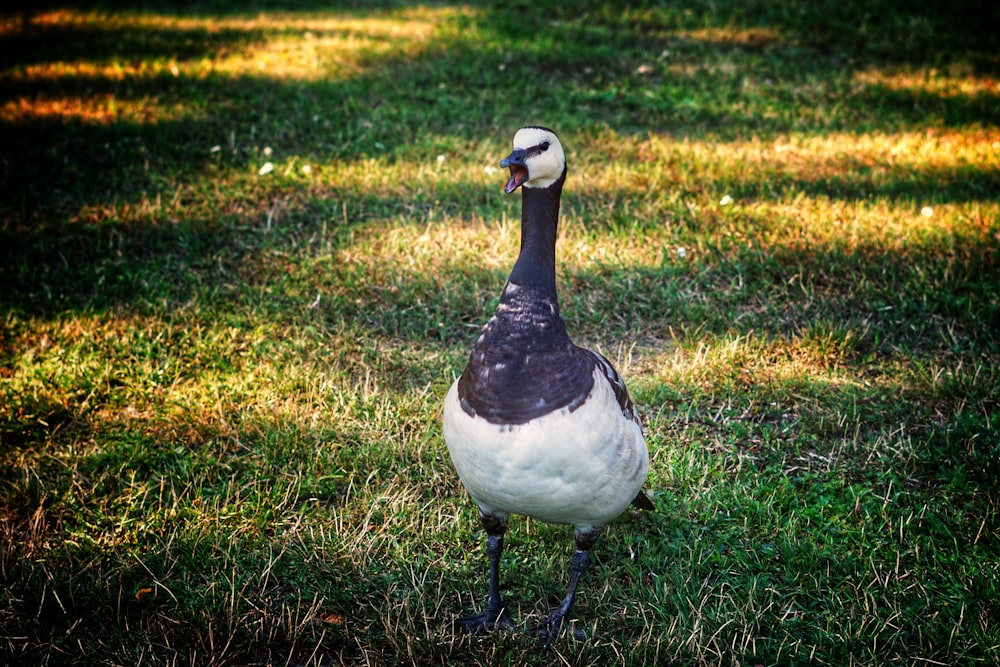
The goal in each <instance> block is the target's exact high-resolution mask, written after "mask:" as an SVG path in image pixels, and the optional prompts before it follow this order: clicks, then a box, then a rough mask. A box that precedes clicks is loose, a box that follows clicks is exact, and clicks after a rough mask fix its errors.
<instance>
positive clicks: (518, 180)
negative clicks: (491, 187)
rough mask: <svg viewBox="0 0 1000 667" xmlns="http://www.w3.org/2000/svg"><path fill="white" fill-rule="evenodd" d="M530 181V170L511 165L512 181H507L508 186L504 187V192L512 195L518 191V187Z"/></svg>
mask: <svg viewBox="0 0 1000 667" xmlns="http://www.w3.org/2000/svg"><path fill="white" fill-rule="evenodd" d="M526 180H528V170H527V169H525V168H524V167H519V166H516V165H511V167H510V180H509V181H507V185H506V186H504V189H503V190H504V192H506V193H507V194H510V193H511V192H513V191H514V190H517V188H518V186H519V185H521V184H522V183H524V182H525V181H526Z"/></svg>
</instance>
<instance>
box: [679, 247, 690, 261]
mask: <svg viewBox="0 0 1000 667" xmlns="http://www.w3.org/2000/svg"><path fill="white" fill-rule="evenodd" d="M677 256H678V257H680V258H681V259H684V258H685V257H687V256H688V251H687V248H685V247H684V246H682V245H679V246H677Z"/></svg>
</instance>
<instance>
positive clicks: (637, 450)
mask: <svg viewBox="0 0 1000 667" xmlns="http://www.w3.org/2000/svg"><path fill="white" fill-rule="evenodd" d="M500 166H501V167H502V168H507V169H509V170H510V179H509V180H508V181H507V184H506V186H505V187H504V191H505V192H506V193H507V194H511V193H513V192H514V191H515V190H517V189H518V188H521V197H522V204H521V247H520V252H519V254H518V257H517V261H516V262H515V263H514V268H513V269H512V271H511V273H510V277H509V279H508V280H507V284H506V286H505V287H504V289H503V292H502V294H501V297H500V301H499V303H498V305H497V307H496V312H495V313H494V315H493V317H492V318H491V319H490V320H489V321H488V322H487V323H486V324H485V325H484V326H483V328H482V331H481V333H480V335H479V338H478V339H477V340H476V342H475V344H474V346H473V348H472V352H471V354H470V355H469V360H468V363H467V365H466V367H465V370H464V371H463V372H462V374H461V375H460V376H459V377H458V378H457V379H456V380H455V382H454V383H453V384H452V385H451V388H450V389H449V391H448V394H447V396H446V397H445V401H444V412H443V429H442V430H443V434H444V440H445V444H446V446H447V449H448V453H449V455H450V457H451V461H452V463H453V465H454V467H455V469H456V471H457V472H458V476H459V479H460V480H461V483H462V485H463V486H464V487H465V489H466V491H467V492H468V493H469V495H470V496H471V497H472V499H473V500H474V501H475V503H476V505H477V506H478V508H479V518H480V521H481V523H482V526H483V528H484V530H485V532H486V555H487V559H488V561H489V590H488V598H487V602H486V607H485V609H483V611H481V612H480V613H478V614H476V615H474V616H470V617H467V618H460V619H458V621H457V623H458V625H459V626H460V627H461V628H462V629H464V630H466V631H468V632H470V633H473V634H478V633H481V632H483V631H486V630H490V629H494V628H504V629H512V628H513V627H514V623H513V621H512V620H511V615H510V612H509V611H508V609H507V606H506V604H505V602H504V600H503V597H502V595H501V592H500V557H501V553H502V551H503V541H504V535H505V533H506V531H507V522H508V517H509V516H510V515H511V514H520V515H525V516H530V517H532V518H534V519H536V520H538V521H542V522H545V523H552V524H569V525H571V526H573V527H574V534H573V541H574V552H573V557H572V560H571V565H570V571H571V576H570V580H569V585H568V586H567V589H566V593H565V597H564V598H563V600H562V603H561V604H560V605H559V606H558V607H557V608H555V609H554V610H552V612H551V613H550V614H549V615H548V618H547V620H546V621H545V622H544V623H542V624H541V625H539V626H537V627H536V628H535V632H536V633H537V637H538V639H539V641H540V642H541V644H542V647H543V649H547V648H549V647H550V646H551V645H552V642H553V641H554V640H555V639H556V636H557V635H558V633H559V630H560V628H561V627H562V624H563V621H564V619H565V618H566V616H567V615H568V614H569V613H570V610H571V609H572V608H573V603H574V601H575V599H576V592H577V587H578V585H579V583H580V578H581V577H582V576H583V574H584V572H585V571H586V570H587V566H588V563H589V560H590V551H591V549H592V548H593V547H594V545H595V544H596V542H597V539H598V537H599V535H600V533H601V532H602V529H603V528H604V526H605V525H606V524H607V523H608V522H610V521H611V520H613V519H615V518H616V517H618V516H619V515H620V514H622V513H623V512H624V511H625V510H626V509H627V508H628V506H629V505H630V504H631V505H635V506H636V507H639V508H641V509H653V505H652V503H651V502H650V500H649V498H648V497H647V496H646V495H645V494H644V493H643V492H642V486H643V484H644V482H645V480H646V474H647V472H648V469H649V453H648V450H647V449H646V443H645V440H644V438H643V433H642V423H641V421H640V418H639V414H638V412H637V411H636V408H635V405H634V404H633V403H632V401H631V399H630V398H629V393H628V390H627V389H626V388H625V383H624V381H623V380H622V377H621V375H619V374H618V371H616V370H615V368H614V366H612V364H611V362H610V361H608V360H607V359H606V358H605V357H604V356H603V355H601V354H599V353H597V352H594V351H593V350H588V349H586V348H583V347H578V346H576V345H574V344H573V343H572V341H571V340H570V338H569V334H568V333H567V331H566V325H565V323H564V322H563V319H562V316H561V315H560V312H559V302H558V299H557V296H556V260H555V245H556V231H557V227H558V221H559V202H560V197H561V195H562V189H563V184H564V183H565V181H566V155H565V153H564V151H563V147H562V144H561V143H560V142H559V138H558V137H557V136H556V133H555V132H553V131H552V130H550V129H548V128H545V127H540V126H528V127H523V128H521V129H520V130H518V131H517V133H516V134H515V135H514V140H513V151H512V152H511V153H510V155H508V156H507V157H505V158H504V159H503V160H502V161H501V162H500Z"/></svg>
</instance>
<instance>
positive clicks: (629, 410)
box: [577, 346, 642, 428]
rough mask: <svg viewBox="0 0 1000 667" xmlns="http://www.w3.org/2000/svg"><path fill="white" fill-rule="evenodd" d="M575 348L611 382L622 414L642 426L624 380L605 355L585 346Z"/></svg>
mask: <svg viewBox="0 0 1000 667" xmlns="http://www.w3.org/2000/svg"><path fill="white" fill-rule="evenodd" d="M577 349H578V350H580V352H582V353H583V354H584V356H586V357H589V358H590V360H591V361H593V362H594V365H596V366H597V368H598V369H600V371H601V374H602V375H603V376H604V377H606V378H607V379H608V382H609V383H611V387H612V389H614V391H615V397H617V398H618V405H620V406H621V408H622V414H623V415H625V416H626V417H628V418H629V419H631V420H632V421H634V422H635V423H636V424H638V425H639V427H640V428H641V427H642V419H641V418H640V417H639V411H638V410H636V409H635V404H634V403H633V402H632V399H631V398H630V397H629V395H628V389H627V388H626V387H625V380H623V379H622V376H621V375H619V374H618V371H617V370H615V367H614V366H612V365H611V362H610V361H608V359H607V357H605V356H604V355H603V354H601V353H599V352H594V351H593V350H588V349H587V348H585V347H579V346H577Z"/></svg>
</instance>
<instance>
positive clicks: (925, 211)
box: [920, 206, 934, 218]
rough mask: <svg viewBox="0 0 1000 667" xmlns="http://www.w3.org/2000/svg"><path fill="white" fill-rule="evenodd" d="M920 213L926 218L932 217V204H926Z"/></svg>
mask: <svg viewBox="0 0 1000 667" xmlns="http://www.w3.org/2000/svg"><path fill="white" fill-rule="evenodd" d="M920 215H922V216H924V217H925V218H930V217H932V216H933V215H934V209H933V208H931V207H930V206H924V207H923V208H922V209H920Z"/></svg>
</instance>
